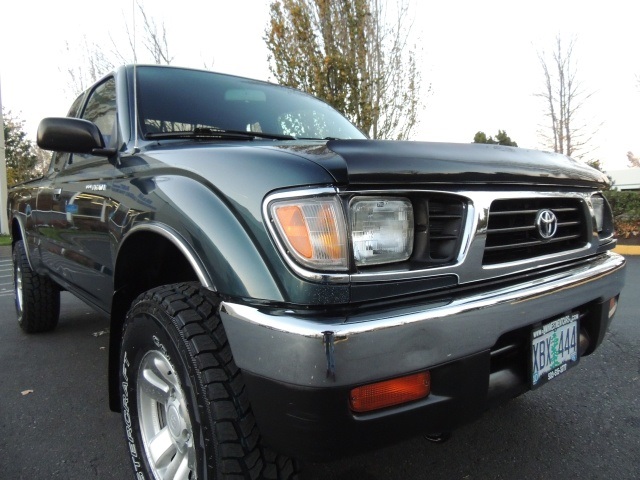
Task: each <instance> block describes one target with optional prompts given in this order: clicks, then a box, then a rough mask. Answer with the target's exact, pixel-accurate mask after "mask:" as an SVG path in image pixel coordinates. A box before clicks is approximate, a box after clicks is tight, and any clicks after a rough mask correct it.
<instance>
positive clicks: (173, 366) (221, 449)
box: [120, 283, 297, 480]
mask: <svg viewBox="0 0 640 480" xmlns="http://www.w3.org/2000/svg"><path fill="white" fill-rule="evenodd" d="M120 396H121V406H122V415H123V420H124V427H125V436H126V440H127V443H128V450H129V452H130V455H131V460H132V463H133V468H134V470H135V473H136V476H137V477H136V478H149V479H153V478H157V479H165V478H181V479H194V478H197V479H199V480H202V479H259V478H271V479H292V478H297V477H296V466H295V463H294V462H293V461H292V460H291V459H289V458H288V457H284V456H282V455H278V454H275V453H273V452H271V451H269V450H268V449H266V448H264V447H263V446H262V445H261V444H260V435H259V433H258V427H257V425H256V423H255V419H254V416H253V413H252V411H251V406H250V404H249V400H248V398H247V394H246V391H245V386H244V382H243V380H242V373H241V372H240V370H239V369H238V367H237V366H236V364H235V362H234V361H233V357H232V354H231V349H230V347H229V343H228V342H227V337H226V334H225V332H224V328H223V326H222V322H221V321H220V318H219V316H218V313H217V304H216V302H215V300H213V299H212V298H211V297H210V296H209V295H208V292H207V291H205V290H204V289H201V287H200V286H199V285H197V284H193V283H183V284H176V285H168V286H164V287H159V288H156V289H153V290H150V291H148V292H146V293H144V294H143V295H141V296H140V297H138V298H137V299H136V300H135V301H134V302H133V306H132V308H131V310H130V311H129V313H128V314H127V318H126V320H125V324H124V331H123V337H122V349H121V355H120Z"/></svg>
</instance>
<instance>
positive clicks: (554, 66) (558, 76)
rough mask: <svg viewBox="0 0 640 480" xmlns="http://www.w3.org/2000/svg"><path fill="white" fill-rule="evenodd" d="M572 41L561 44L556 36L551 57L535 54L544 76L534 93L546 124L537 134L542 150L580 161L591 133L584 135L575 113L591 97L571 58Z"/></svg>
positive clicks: (578, 111) (539, 53)
mask: <svg viewBox="0 0 640 480" xmlns="http://www.w3.org/2000/svg"><path fill="white" fill-rule="evenodd" d="M574 46H575V40H573V39H572V40H571V41H569V43H568V45H566V44H563V41H562V38H561V37H560V35H557V36H556V39H555V46H554V50H553V51H552V52H551V54H546V53H545V52H538V60H539V61H540V65H541V66H542V71H543V74H544V89H543V91H542V92H540V93H538V94H536V96H537V97H540V98H541V99H543V101H544V105H545V107H544V108H545V116H546V117H547V121H548V123H547V125H546V126H544V127H543V130H542V131H541V134H542V137H543V141H544V143H545V147H547V148H549V149H552V150H553V151H554V152H556V153H562V154H564V155H568V156H573V157H576V158H582V157H584V156H585V155H586V154H587V153H589V142H590V141H591V139H592V137H593V134H594V133H595V132H588V131H587V130H586V124H584V123H582V121H581V120H580V118H579V114H580V113H581V111H582V110H583V107H584V105H585V102H586V101H587V100H588V99H589V98H590V97H591V96H592V95H593V94H592V93H586V92H585V91H584V90H583V89H582V85H581V82H580V81H579V80H578V76H577V67H576V62H575V61H574V58H573V49H574Z"/></svg>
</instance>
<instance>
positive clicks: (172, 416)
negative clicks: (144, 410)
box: [167, 405, 185, 438]
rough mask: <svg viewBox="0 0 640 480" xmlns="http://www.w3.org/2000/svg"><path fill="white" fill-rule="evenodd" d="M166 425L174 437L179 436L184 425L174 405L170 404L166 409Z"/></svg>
mask: <svg viewBox="0 0 640 480" xmlns="http://www.w3.org/2000/svg"><path fill="white" fill-rule="evenodd" d="M167 425H168V426H169V431H170V432H171V435H173V436H174V438H180V437H181V436H182V432H183V431H184V429H185V425H184V422H183V420H182V415H180V412H179V411H178V407H176V406H175V405H170V406H169V409H168V410H167Z"/></svg>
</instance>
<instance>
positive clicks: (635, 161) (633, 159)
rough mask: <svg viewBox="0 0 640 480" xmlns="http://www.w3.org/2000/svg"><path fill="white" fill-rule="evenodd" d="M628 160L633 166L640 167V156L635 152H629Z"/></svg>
mask: <svg viewBox="0 0 640 480" xmlns="http://www.w3.org/2000/svg"><path fill="white" fill-rule="evenodd" d="M627 161H628V162H629V166H630V167H631V168H640V157H637V156H635V155H634V154H633V152H627Z"/></svg>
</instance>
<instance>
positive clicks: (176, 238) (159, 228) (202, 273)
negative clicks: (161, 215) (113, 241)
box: [118, 222, 216, 291]
mask: <svg viewBox="0 0 640 480" xmlns="http://www.w3.org/2000/svg"><path fill="white" fill-rule="evenodd" d="M141 231H142V232H153V233H157V234H159V235H161V236H163V237H164V238H166V239H167V240H169V241H170V242H171V243H172V244H174V245H175V246H176V247H177V248H178V250H180V252H181V253H182V254H183V255H184V256H185V257H186V259H187V261H188V262H189V264H190V265H191V267H192V268H193V270H194V272H195V273H196V276H197V277H198V281H199V282H200V284H201V285H202V286H203V287H205V288H207V289H209V290H212V291H216V287H215V285H213V283H212V282H211V279H210V277H209V275H208V274H207V271H206V269H205V268H204V266H203V265H202V262H201V261H200V258H199V257H198V255H197V254H196V253H195V252H194V251H193V250H192V249H191V247H190V245H189V243H188V242H187V241H186V240H185V239H184V238H183V237H182V235H180V234H179V233H178V232H176V231H175V230H174V229H173V228H171V227H169V226H167V225H165V224H162V223H156V222H149V223H142V224H138V225H136V226H134V227H133V228H131V230H129V231H128V232H127V233H126V234H125V236H124V238H123V239H122V242H120V247H119V248H118V253H119V252H120V249H121V248H122V246H123V245H124V244H125V243H126V241H127V239H128V238H129V237H130V236H131V235H133V234H134V233H137V232H141Z"/></svg>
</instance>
